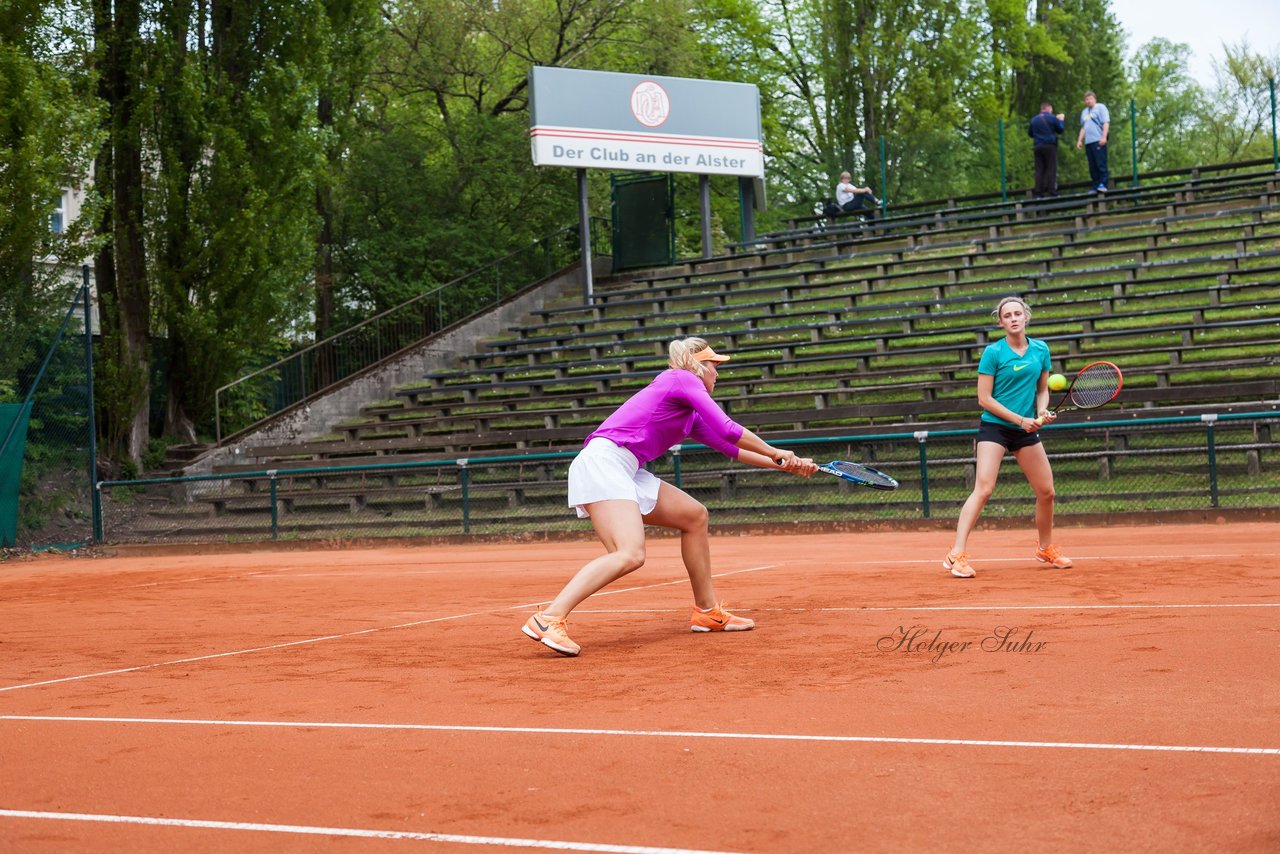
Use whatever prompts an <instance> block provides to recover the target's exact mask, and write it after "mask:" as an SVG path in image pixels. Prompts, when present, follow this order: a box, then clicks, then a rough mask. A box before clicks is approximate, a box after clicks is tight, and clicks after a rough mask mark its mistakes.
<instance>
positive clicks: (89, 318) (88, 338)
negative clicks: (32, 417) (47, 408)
mask: <svg viewBox="0 0 1280 854" xmlns="http://www.w3.org/2000/svg"><path fill="white" fill-rule="evenodd" d="M80 276H81V279H82V280H83V285H82V286H81V287H82V288H83V290H84V374H85V385H86V387H87V392H86V394H87V397H88V398H89V402H88V409H89V411H88V413H87V414H88V421H89V427H88V432H89V435H88V439H89V486H90V492H91V493H92V495H93V507H92V514H91V515H92V518H93V542H95V543H100V542H102V501H101V498H100V496H99V495H98V491H97V490H96V489H94V488H93V486H94V484H95V483H97V481H98V425H97V422H96V420H95V414H94V411H93V408H94V400H93V315H91V314H90V313H89V310H90V302H91V301H90V299H89V265H88V264H82V265H81V266H80Z"/></svg>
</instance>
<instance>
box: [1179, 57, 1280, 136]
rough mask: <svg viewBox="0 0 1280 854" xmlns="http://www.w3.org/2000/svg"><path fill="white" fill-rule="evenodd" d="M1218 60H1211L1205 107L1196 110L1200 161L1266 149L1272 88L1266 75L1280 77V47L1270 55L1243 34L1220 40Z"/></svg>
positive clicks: (1274, 78) (1269, 125)
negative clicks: (1210, 86) (1236, 39)
mask: <svg viewBox="0 0 1280 854" xmlns="http://www.w3.org/2000/svg"><path fill="white" fill-rule="evenodd" d="M1223 53H1224V57H1223V59H1222V61H1221V62H1219V61H1218V60H1216V59H1215V60H1214V63H1213V74H1214V86H1213V89H1212V90H1211V91H1210V93H1209V103H1208V105H1207V109H1205V110H1204V112H1203V113H1202V114H1201V116H1200V120H1199V128H1198V129H1197V132H1196V136H1197V137H1198V138H1199V142H1200V146H1199V148H1198V150H1199V151H1200V152H1201V154H1200V158H1199V160H1200V162H1224V161H1233V160H1249V159H1256V158H1263V157H1267V156H1269V155H1270V154H1271V91H1270V84H1269V81H1272V80H1280V53H1276V52H1273V53H1272V54H1270V55H1267V54H1264V53H1261V52H1259V51H1256V50H1254V49H1253V48H1252V47H1250V45H1249V42H1248V41H1247V40H1244V39H1242V40H1241V41H1239V42H1237V43H1236V44H1234V45H1230V44H1228V45H1223Z"/></svg>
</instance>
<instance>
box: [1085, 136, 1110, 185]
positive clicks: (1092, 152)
mask: <svg viewBox="0 0 1280 854" xmlns="http://www.w3.org/2000/svg"><path fill="white" fill-rule="evenodd" d="M1084 154H1085V157H1087V158H1088V159H1089V179H1090V180H1091V181H1093V186H1094V187H1105V186H1106V185H1107V179H1108V178H1109V177H1111V176H1110V175H1108V174H1107V147H1106V146H1105V145H1098V143H1096V142H1086V143H1085V144H1084Z"/></svg>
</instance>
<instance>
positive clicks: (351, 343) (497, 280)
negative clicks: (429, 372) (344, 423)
mask: <svg viewBox="0 0 1280 854" xmlns="http://www.w3.org/2000/svg"><path fill="white" fill-rule="evenodd" d="M604 222H605V221H604V220H601V219H599V218H594V219H593V223H595V225H596V227H595V228H593V229H592V233H593V235H594V236H597V237H598V238H600V239H603V238H604V236H605V235H606V234H607V230H606V229H604V228H603V227H602V226H601V223H604ZM577 232H578V226H577V225H576V224H575V225H570V226H565V227H564V228H561V229H559V230H557V231H555V232H553V233H552V234H549V235H547V236H546V237H543V238H541V239H540V240H538V241H536V242H535V243H533V244H530V245H529V246H526V247H524V248H523V249H518V250H516V251H515V252H511V253H509V254H507V255H504V256H503V257H501V258H498V259H496V260H494V261H491V262H489V263H488V264H485V265H484V266H483V267H480V268H478V269H475V270H472V271H470V272H468V273H464V274H463V275H461V276H458V277H457V278H456V279H452V280H450V281H448V282H445V283H444V284H441V285H438V286H436V287H434V288H432V289H431V290H428V291H425V292H423V293H421V294H418V295H417V296H414V297H411V298H410V299H408V300H405V301H404V302H402V303H400V304H399V305H396V306H392V307H391V308H388V309H384V310H382V311H380V312H378V313H377V314H375V315H373V316H372V317H368V318H365V319H364V320H362V321H360V322H358V323H356V324H354V325H352V326H349V327H347V328H346V329H343V330H341V331H340V332H336V333H334V334H332V335H330V336H328V337H326V338H323V339H321V340H319V341H315V342H313V343H311V344H308V345H307V346H305V347H303V348H301V349H299V350H296V351H294V352H292V353H290V354H289V355H288V356H285V357H284V358H282V359H277V360H276V361H275V362H272V363H271V364H269V365H265V366H263V367H261V368H257V369H256V370H253V371H251V372H249V373H247V374H245V375H244V376H241V377H239V378H237V379H235V380H234V381H232V382H230V383H227V384H226V385H223V386H221V387H220V388H218V389H217V390H216V391H215V392H214V422H215V435H216V441H217V443H218V444H219V445H221V444H222V442H223V439H224V437H225V436H229V435H233V434H235V433H238V432H241V431H243V430H246V429H250V428H251V427H253V426H255V425H256V424H260V423H262V422H263V421H265V420H267V419H268V418H271V417H273V416H274V415H276V414H278V413H280V412H282V411H284V410H285V409H287V408H289V407H291V406H295V405H297V404H299V403H302V402H304V401H306V400H310V399H312V398H314V397H315V396H317V395H319V394H322V393H323V392H324V391H325V390H326V389H328V388H331V387H333V386H334V385H336V384H337V383H339V382H342V381H344V380H346V379H349V378H350V377H352V376H354V375H355V374H357V373H359V372H360V371H363V370H365V369H367V368H369V367H372V366H373V365H376V364H378V363H380V362H383V361H385V360H386V359H388V358H390V357H392V356H395V355H396V354H398V353H401V352H403V351H404V350H406V349H409V348H411V347H413V346H416V345H417V344H418V343H420V342H421V341H422V340H424V339H425V338H428V337H430V336H431V335H433V334H435V333H436V332H439V331H440V330H441V329H444V328H445V327H446V326H449V325H451V324H453V323H457V322H460V321H463V320H466V319H469V318H471V317H474V316H476V315H478V314H480V313H481V312H483V311H486V310H488V309H489V308H491V307H492V306H494V305H496V304H497V303H499V302H501V301H502V300H503V299H504V298H505V297H506V296H510V295H511V294H514V293H516V292H517V291H519V290H521V289H523V288H524V287H526V286H528V285H529V284H532V283H533V282H536V281H538V280H540V278H545V277H546V276H549V275H551V274H552V273H554V272H556V271H557V270H563V269H564V268H565V267H567V266H569V265H571V264H573V263H575V262H576V261H577V260H579V258H580V255H581V249H580V244H579V241H578V240H576V239H573V240H568V239H566V238H568V237H569V236H570V235H576V234H577ZM531 250H532V251H533V252H534V253H535V254H539V253H540V254H541V255H542V264H543V270H542V273H543V275H542V276H541V277H536V278H533V279H530V278H528V277H527V276H524V275H520V276H507V277H506V279H507V283H506V284H504V282H503V278H504V277H503V276H502V272H503V270H504V267H507V266H510V264H511V262H512V261H513V259H516V258H518V257H527V256H529V253H530V251H531ZM486 274H493V276H494V283H493V291H492V292H491V293H490V294H488V295H487V297H484V298H476V297H475V296H474V295H467V294H463V300H462V302H463V305H461V306H459V307H455V308H453V309H451V308H449V307H447V306H446V298H448V299H449V300H450V301H452V300H453V298H454V296H455V295H456V294H461V293H462V289H463V288H464V287H465V286H466V285H468V284H471V283H474V282H483V277H484V276H485V275H486ZM384 323H391V324H400V328H397V329H396V330H395V331H396V332H397V333H398V334H396V335H394V336H392V338H391V340H389V341H384V338H383V334H382V329H383V324H384ZM406 325H407V327H408V329H407V331H406V329H405V328H404V327H405V326H406ZM370 330H372V336H373V337H374V339H375V341H374V342H373V343H374V346H373V347H372V349H369V350H367V351H366V350H364V349H363V348H362V347H361V342H360V338H361V336H363V335H367V334H369V332H370ZM352 351H355V352H354V353H353V352H352ZM353 357H354V358H353ZM309 362H310V364H309ZM294 375H296V383H295V384H293V387H290V382H289V381H290V379H291V378H292V377H293V376H294ZM272 376H274V381H272V382H270V383H268V387H267V388H265V389H264V392H265V393H266V394H269V395H270V397H271V403H270V404H263V401H258V402H259V403H260V404H263V405H262V408H264V409H266V410H267V412H266V414H264V415H261V416H258V417H256V418H251V419H249V420H247V421H246V423H244V424H239V425H234V424H233V425H232V429H229V430H225V431H224V429H223V427H224V424H223V421H224V411H223V410H224V399H225V397H227V396H229V392H231V390H232V389H236V388H245V387H246V386H245V384H246V383H249V382H251V381H253V380H255V379H260V378H267V377H272ZM309 379H310V380H312V381H311V382H308V380H309ZM249 395H250V396H251V397H252V395H253V392H252V391H250V392H249Z"/></svg>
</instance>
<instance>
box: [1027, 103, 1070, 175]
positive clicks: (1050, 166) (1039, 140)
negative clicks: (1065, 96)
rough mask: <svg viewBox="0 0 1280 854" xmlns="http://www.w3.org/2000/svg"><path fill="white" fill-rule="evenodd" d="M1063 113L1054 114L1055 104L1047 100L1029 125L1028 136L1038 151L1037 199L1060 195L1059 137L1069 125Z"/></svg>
mask: <svg viewBox="0 0 1280 854" xmlns="http://www.w3.org/2000/svg"><path fill="white" fill-rule="evenodd" d="M1063 118H1065V117H1064V116H1063V114H1062V113H1058V114H1057V115H1056V116H1055V115H1054V114H1053V104H1050V103H1049V102H1048V101H1045V102H1044V103H1043V104H1041V105H1040V112H1038V113H1036V114H1035V116H1034V117H1032V119H1031V124H1030V125H1029V126H1028V127H1027V136H1029V137H1031V139H1032V140H1034V143H1035V153H1036V188H1035V192H1034V195H1035V197H1036V198H1037V199H1046V198H1050V197H1052V196H1056V195H1058V137H1059V136H1060V135H1061V134H1062V132H1063V131H1065V130H1066V129H1067V126H1066V125H1065V124H1063V122H1062V120H1063Z"/></svg>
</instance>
